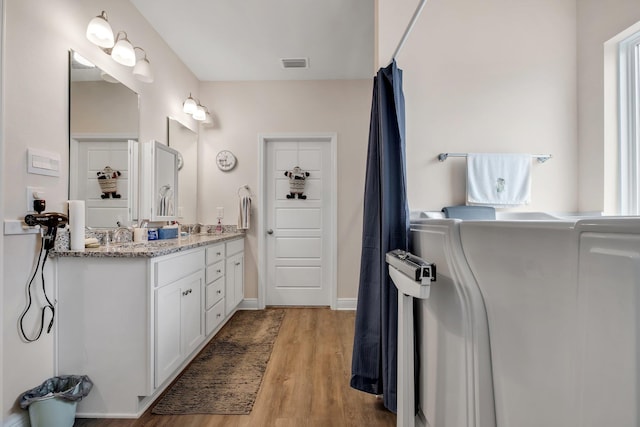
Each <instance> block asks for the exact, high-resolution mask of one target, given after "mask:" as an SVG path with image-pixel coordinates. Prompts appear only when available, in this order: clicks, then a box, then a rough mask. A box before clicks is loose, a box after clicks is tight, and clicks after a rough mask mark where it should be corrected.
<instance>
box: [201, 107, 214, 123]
mask: <svg viewBox="0 0 640 427" xmlns="http://www.w3.org/2000/svg"><path fill="white" fill-rule="evenodd" d="M205 115H206V117H205V118H204V120H203V121H202V124H203V125H213V117H211V113H210V112H209V110H207V111H206V113H205Z"/></svg>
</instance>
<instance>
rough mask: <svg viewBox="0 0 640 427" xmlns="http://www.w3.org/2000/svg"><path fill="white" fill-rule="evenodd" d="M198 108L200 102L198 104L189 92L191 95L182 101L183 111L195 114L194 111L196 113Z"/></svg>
mask: <svg viewBox="0 0 640 427" xmlns="http://www.w3.org/2000/svg"><path fill="white" fill-rule="evenodd" d="M197 109H198V104H196V100H195V99H193V97H192V96H191V94H189V97H188V98H187V99H185V100H184V102H183V103H182V111H184V112H185V113H187V114H191V115H193V113H195V112H196V110H197Z"/></svg>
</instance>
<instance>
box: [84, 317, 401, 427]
mask: <svg viewBox="0 0 640 427" xmlns="http://www.w3.org/2000/svg"><path fill="white" fill-rule="evenodd" d="M286 310H287V313H286V315H285V317H284V320H283V322H282V326H281V327H280V333H279V335H278V338H277V339H276V342H275V345H274V348H273V353H272V354H271V358H270V360H269V365H268V366H267V371H266V372H265V376H264V379H263V382H262V386H261V387H260V392H259V393H258V397H257V399H256V402H255V404H254V406H253V410H252V411H251V414H250V415H153V414H151V413H150V411H147V412H145V414H144V415H143V416H142V417H140V418H139V419H137V420H111V419H108V420H107V419H99V420H93V419H77V420H76V423H75V424H74V426H76V427H81V426H92V427H141V426H145V427H147V426H148V427H156V426H158V427H160V426H166V427H169V426H171V427H201V426H205V427H249V426H251V427H262V426H265V427H266V426H269V427H271V426H274V427H333V426H335V427H341V426H345V427H346V426H353V427H360V426H366V427H378V426H380V427H382V426H395V424H396V416H395V415H394V414H393V413H391V412H389V411H387V410H386V409H385V408H384V407H383V405H382V400H381V399H378V398H376V397H375V396H372V395H370V394H366V393H362V392H359V391H356V390H354V389H352V388H351V387H349V378H350V376H351V351H352V346H353V328H354V320H355V312H353V311H332V310H329V309H327V308H287V309H286Z"/></svg>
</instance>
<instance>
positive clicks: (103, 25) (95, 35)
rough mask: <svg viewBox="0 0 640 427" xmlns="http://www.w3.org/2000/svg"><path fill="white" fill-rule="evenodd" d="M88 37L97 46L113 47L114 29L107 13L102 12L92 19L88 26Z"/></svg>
mask: <svg viewBox="0 0 640 427" xmlns="http://www.w3.org/2000/svg"><path fill="white" fill-rule="evenodd" d="M87 38H88V39H89V41H90V42H91V43H93V44H95V45H97V46H100V47H106V48H110V47H113V43H114V40H113V30H112V29H111V25H109V22H108V21H107V13H106V12H105V11H104V10H103V11H102V13H101V14H100V15H98V16H96V17H95V18H93V19H92V20H91V21H89V25H88V26H87Z"/></svg>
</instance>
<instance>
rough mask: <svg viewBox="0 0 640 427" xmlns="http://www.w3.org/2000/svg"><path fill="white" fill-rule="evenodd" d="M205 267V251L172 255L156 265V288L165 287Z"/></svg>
mask: <svg viewBox="0 0 640 427" xmlns="http://www.w3.org/2000/svg"><path fill="white" fill-rule="evenodd" d="M202 267H204V251H203V250H196V251H193V252H187V253H182V254H179V255H171V256H169V258H167V259H162V260H159V261H156V263H155V286H156V287H159V286H164V285H167V284H169V283H172V282H175V281H176V280H178V279H180V278H182V277H185V276H188V275H189V274H191V273H193V272H194V271H198V270H200V269H201V268H202Z"/></svg>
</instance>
